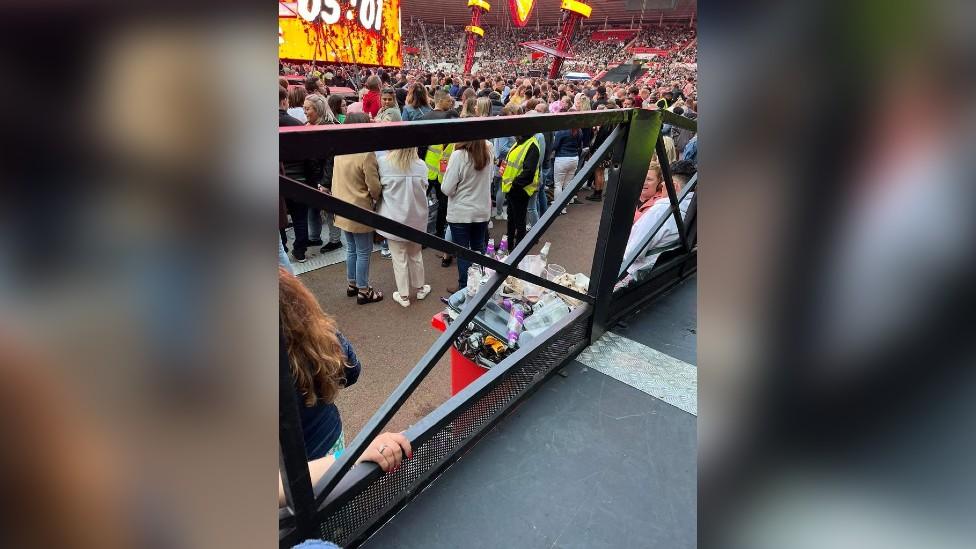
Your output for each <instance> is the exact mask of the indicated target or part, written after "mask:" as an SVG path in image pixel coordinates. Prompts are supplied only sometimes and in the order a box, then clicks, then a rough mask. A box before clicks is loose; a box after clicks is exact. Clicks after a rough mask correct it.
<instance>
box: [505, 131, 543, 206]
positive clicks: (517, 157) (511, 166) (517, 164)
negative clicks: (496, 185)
mask: <svg viewBox="0 0 976 549" xmlns="http://www.w3.org/2000/svg"><path fill="white" fill-rule="evenodd" d="M529 147H535V148H536V150H537V151H539V153H540V154H539V162H537V163H536V165H535V176H534V177H533V178H532V183H529V184H528V185H526V187H525V194H527V195H529V196H532V195H533V194H535V190H536V189H537V188H538V187H539V171H540V170H539V168H540V166H541V165H542V154H541V153H542V150H541V149H540V148H539V142H538V141H536V140H535V139H534V138H530V139H526V140H525V142H524V143H522V144H521V145H518V146H515V147H512V150H510V151H508V156H507V157H505V170H504V171H503V172H502V192H504V193H508V192H509V191H510V190H512V181H515V178H516V177H518V175H519V174H520V173H522V164H523V163H524V162H525V155H526V154H528V152H529Z"/></svg>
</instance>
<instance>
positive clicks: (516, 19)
mask: <svg viewBox="0 0 976 549" xmlns="http://www.w3.org/2000/svg"><path fill="white" fill-rule="evenodd" d="M534 5H535V0H508V8H509V10H508V11H509V12H511V14H512V22H513V23H515V26H516V27H524V26H525V24H526V23H528V22H529V14H531V13H532V6H534Z"/></svg>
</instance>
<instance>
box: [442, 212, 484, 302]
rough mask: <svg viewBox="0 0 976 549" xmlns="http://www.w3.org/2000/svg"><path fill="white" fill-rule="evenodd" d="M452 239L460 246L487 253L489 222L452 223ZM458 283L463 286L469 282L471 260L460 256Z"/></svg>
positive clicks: (458, 261)
mask: <svg viewBox="0 0 976 549" xmlns="http://www.w3.org/2000/svg"><path fill="white" fill-rule="evenodd" d="M451 241H452V242H454V243H455V244H457V245H459V246H464V247H465V248H468V249H471V250H474V251H476V252H479V253H485V247H487V246H488V222H487V221H482V222H481V223H451ZM457 266H458V285H459V287H461V288H463V287H465V286H467V284H468V268H470V267H471V262H470V261H468V260H467V259H464V258H461V257H458V260H457Z"/></svg>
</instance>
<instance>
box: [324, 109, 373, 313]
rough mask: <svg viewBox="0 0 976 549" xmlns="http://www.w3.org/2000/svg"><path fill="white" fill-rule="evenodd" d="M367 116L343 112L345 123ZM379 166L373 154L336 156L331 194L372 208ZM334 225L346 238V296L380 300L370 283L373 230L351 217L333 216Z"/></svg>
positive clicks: (360, 301)
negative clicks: (347, 283) (347, 284)
mask: <svg viewBox="0 0 976 549" xmlns="http://www.w3.org/2000/svg"><path fill="white" fill-rule="evenodd" d="M369 121H370V120H369V115H368V114H365V113H352V114H348V115H346V122H345V123H346V124H366V123H369ZM381 189H382V187H380V178H379V167H378V165H377V162H376V154H375V153H372V152H368V153H356V154H344V155H340V156H337V157H335V168H334V171H333V174H332V194H333V195H334V196H335V197H336V198H338V199H339V200H344V201H346V202H349V203H351V204H353V205H355V206H359V207H360V208H365V209H367V210H372V209H374V207H375V206H376V203H377V202H378V201H379V199H380V193H381ZM335 224H336V226H337V227H339V228H340V229H342V236H343V238H344V239H345V241H346V279H347V280H348V282H349V287H348V288H347V289H346V295H347V296H349V297H353V296H356V302H357V303H358V304H360V305H365V304H367V303H376V302H378V301H382V300H383V292H381V291H379V290H376V289H374V288H373V287H372V286H370V284H369V257H370V254H372V252H373V229H372V227H369V226H368V225H363V224H361V223H356V222H355V221H352V220H351V219H346V218H343V217H339V216H336V218H335Z"/></svg>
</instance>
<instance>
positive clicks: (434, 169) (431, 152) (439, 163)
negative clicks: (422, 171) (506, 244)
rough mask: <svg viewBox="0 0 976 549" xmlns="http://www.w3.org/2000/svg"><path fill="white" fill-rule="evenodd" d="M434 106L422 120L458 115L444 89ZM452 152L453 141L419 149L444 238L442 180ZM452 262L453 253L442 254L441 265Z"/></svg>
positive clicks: (445, 204) (439, 231)
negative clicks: (425, 167) (434, 197)
mask: <svg viewBox="0 0 976 549" xmlns="http://www.w3.org/2000/svg"><path fill="white" fill-rule="evenodd" d="M434 107H435V108H434V110H432V111H430V112H428V113H427V114H425V115H424V116H423V117H421V118H420V120H446V119H450V118H457V117H458V114H457V111H455V110H454V109H453V107H454V99H453V98H452V97H451V95H450V94H449V93H447V92H446V91H444V90H437V92H436V93H435V94H434ZM452 152H454V144H453V143H447V144H444V145H432V146H430V147H421V148H420V149H419V154H420V155H421V156H422V157H423V159H424V163H425V164H427V179H428V180H429V183H430V186H431V187H432V188H433V189H434V193H435V195H436V196H437V223H436V234H437V236H438V237H440V238H444V236H445V234H446V231H447V196H446V195H444V193H443V192H442V191H441V182H443V181H444V172H446V171H447V162H448V160H449V159H450V157H451V153H452ZM452 262H453V258H452V256H451V255H449V254H446V255H442V256H441V267H450V266H451V263H452Z"/></svg>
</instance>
